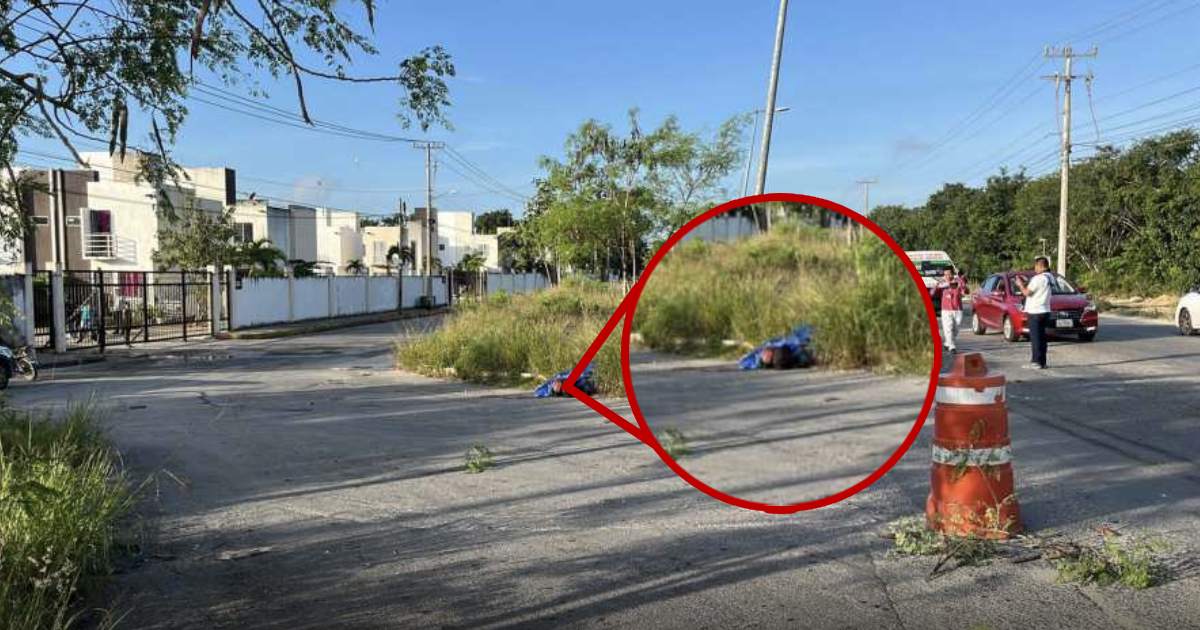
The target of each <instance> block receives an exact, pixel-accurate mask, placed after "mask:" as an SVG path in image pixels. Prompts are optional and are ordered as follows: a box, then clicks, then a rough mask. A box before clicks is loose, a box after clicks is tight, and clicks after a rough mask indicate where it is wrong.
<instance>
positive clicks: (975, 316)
mask: <svg viewBox="0 0 1200 630" xmlns="http://www.w3.org/2000/svg"><path fill="white" fill-rule="evenodd" d="M971 332H973V333H975V334H976V335H986V334H987V326H984V325H983V320H982V319H979V313H972V314H971Z"/></svg>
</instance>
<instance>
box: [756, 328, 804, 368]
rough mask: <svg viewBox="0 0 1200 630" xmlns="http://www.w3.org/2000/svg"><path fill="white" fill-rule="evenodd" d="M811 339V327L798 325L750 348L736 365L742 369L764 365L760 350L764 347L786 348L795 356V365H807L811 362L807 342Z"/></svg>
mask: <svg viewBox="0 0 1200 630" xmlns="http://www.w3.org/2000/svg"><path fill="white" fill-rule="evenodd" d="M811 341H812V327H811V326H798V327H797V328H796V329H795V330H793V331H792V332H790V333H788V334H786V335H784V336H782V337H775V338H773V339H768V340H767V341H766V343H764V344H762V345H761V346H759V347H757V348H755V349H753V350H751V351H750V352H749V353H747V354H746V356H744V357H742V358H741V360H740V361H738V366H739V367H741V368H742V369H743V370H757V369H759V368H762V367H764V365H763V361H762V351H763V350H764V349H765V348H787V349H788V350H789V351H791V354H792V357H794V358H795V361H796V367H808V366H810V365H812V363H813V358H812V353H810V352H809V351H808V344H809V342H811Z"/></svg>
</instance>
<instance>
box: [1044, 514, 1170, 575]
mask: <svg viewBox="0 0 1200 630" xmlns="http://www.w3.org/2000/svg"><path fill="white" fill-rule="evenodd" d="M1167 548H1168V546H1167V545H1166V543H1164V542H1162V541H1159V540H1139V539H1136V538H1134V537H1132V536H1122V535H1121V534H1119V533H1117V532H1115V531H1112V530H1109V529H1105V530H1102V531H1101V541H1100V544H1099V545H1095V546H1083V545H1080V546H1077V547H1075V548H1074V549H1072V550H1071V551H1070V552H1069V553H1066V554H1064V555H1063V556H1062V557H1060V558H1059V559H1058V560H1056V561H1055V562H1054V566H1055V568H1056V569H1058V579H1059V580H1060V581H1063V582H1077V583H1080V584H1095V585H1097V586H1111V585H1113V584H1122V585H1124V586H1127V587H1129V588H1132V589H1137V590H1141V589H1144V588H1149V587H1151V586H1154V585H1156V584H1161V583H1162V582H1163V581H1164V580H1165V579H1166V569H1165V567H1164V565H1163V562H1162V559H1161V558H1160V556H1159V554H1161V553H1163V552H1165V551H1166V550H1167Z"/></svg>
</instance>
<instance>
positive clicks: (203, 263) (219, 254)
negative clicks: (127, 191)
mask: <svg viewBox="0 0 1200 630" xmlns="http://www.w3.org/2000/svg"><path fill="white" fill-rule="evenodd" d="M237 233H238V232H237V228H236V227H234V224H233V216H232V213H231V211H229V210H226V211H224V212H221V213H213V212H207V211H205V210H201V209H199V208H196V207H194V206H188V207H187V208H184V209H183V211H182V212H181V213H179V215H178V216H177V217H176V218H175V220H173V221H171V222H170V223H168V224H167V225H166V226H165V227H163V228H161V229H160V230H159V232H158V249H156V250H155V251H154V253H153V254H151V259H152V260H153V261H154V265H155V266H156V267H158V268H159V269H183V270H192V269H203V268H205V267H207V266H208V265H225V264H229V263H233V262H236V255H235V253H236V248H235V245H234V242H233V239H234V237H235V236H236V235H237Z"/></svg>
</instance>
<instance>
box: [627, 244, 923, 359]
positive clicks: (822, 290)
mask: <svg viewBox="0 0 1200 630" xmlns="http://www.w3.org/2000/svg"><path fill="white" fill-rule="evenodd" d="M695 243H696V242H695V241H693V242H689V243H687V244H686V245H684V246H681V247H680V248H679V249H678V250H673V251H672V252H671V253H670V254H668V256H667V257H666V258H665V259H664V260H663V263H662V264H661V265H660V266H659V267H658V268H657V269H656V270H655V271H654V274H653V275H652V276H651V277H650V279H649V280H648V281H647V284H646V289H645V292H644V293H643V294H642V299H641V301H640V303H639V305H638V309H637V314H636V317H635V329H636V330H637V331H638V332H639V333H640V334H641V335H642V339H643V341H644V342H645V344H646V345H648V346H649V347H651V348H656V349H664V350H674V351H679V350H682V351H688V352H694V353H701V354H726V353H728V354H734V353H738V352H744V348H743V347H738V346H737V345H734V346H732V347H731V346H730V345H729V344H727V343H725V342H726V341H733V342H737V343H738V344H741V345H742V346H745V345H757V344H758V343H760V342H762V341H764V340H766V339H768V338H771V337H776V336H779V335H782V334H785V333H787V332H788V331H790V330H791V329H792V328H794V327H796V326H797V325H800V324H811V325H812V326H813V329H814V341H813V350H814V352H815V354H816V356H817V360H818V362H819V363H822V364H825V365H829V366H832V367H839V368H861V367H865V368H871V369H876V370H880V371H889V372H891V371H896V372H905V373H920V372H923V371H925V370H928V369H929V364H930V361H931V360H932V349H933V344H932V342H931V341H930V335H929V321H928V318H927V317H926V314H925V309H924V307H923V305H922V299H921V294H920V290H919V289H918V288H917V287H916V286H915V285H914V283H913V282H912V280H911V279H910V278H909V276H908V274H907V272H906V271H905V268H904V265H903V263H902V262H901V261H900V260H899V259H898V258H897V257H896V255H895V254H894V253H893V252H892V251H891V250H890V249H888V248H887V247H886V246H885V245H883V244H882V243H881V242H879V241H878V240H877V239H874V238H866V239H864V240H863V241H861V242H859V243H856V244H855V245H853V246H851V245H847V244H846V243H845V241H844V240H843V238H842V236H841V234H840V233H831V232H829V231H828V230H825V231H822V230H819V229H816V228H809V227H804V226H791V225H787V224H785V225H783V226H780V228H779V229H776V230H775V231H774V232H772V233H771V234H769V235H760V236H755V237H752V238H748V239H744V240H741V241H736V242H732V243H705V244H703V245H696V244H695Z"/></svg>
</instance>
